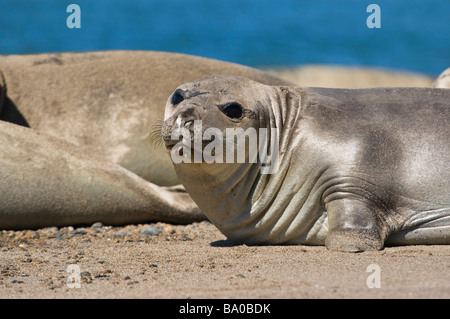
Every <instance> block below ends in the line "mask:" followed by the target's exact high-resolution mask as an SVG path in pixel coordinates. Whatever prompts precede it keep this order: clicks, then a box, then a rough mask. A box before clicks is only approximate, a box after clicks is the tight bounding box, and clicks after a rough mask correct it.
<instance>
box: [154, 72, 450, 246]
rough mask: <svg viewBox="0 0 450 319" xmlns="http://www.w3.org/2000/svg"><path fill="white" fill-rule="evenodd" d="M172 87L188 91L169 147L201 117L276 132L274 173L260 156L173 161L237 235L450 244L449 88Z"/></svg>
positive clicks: (217, 220) (171, 115)
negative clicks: (254, 159)
mask: <svg viewBox="0 0 450 319" xmlns="http://www.w3.org/2000/svg"><path fill="white" fill-rule="evenodd" d="M174 95H180V96H181V98H177V99H174V97H173V95H172V97H171V98H169V101H168V102H167V106H166V120H165V124H164V125H163V129H162V134H163V136H165V141H166V147H167V148H168V150H169V151H170V152H173V150H174V148H175V145H174V143H173V142H170V138H169V135H170V134H169V133H171V132H172V131H173V130H174V129H175V128H176V127H185V128H189V129H191V125H190V123H192V121H193V120H194V119H196V120H202V123H203V130H206V129H207V128H210V127H217V128H218V129H219V130H220V131H222V132H225V128H228V127H240V128H242V129H243V130H247V129H248V128H250V127H253V128H256V129H259V128H277V130H278V144H279V147H278V161H279V164H278V165H279V168H278V169H277V170H276V172H275V173H273V174H261V166H262V165H263V163H262V161H257V162H245V163H237V162H235V163H232V162H230V163H205V162H202V163H186V162H180V163H177V164H174V167H175V170H176V172H177V175H178V176H179V178H180V180H181V181H182V183H183V185H184V186H185V188H186V190H187V191H188V192H189V194H190V195H191V196H192V198H193V199H194V201H195V202H196V203H197V204H198V206H199V208H200V209H201V210H202V211H203V212H204V213H205V215H206V216H207V217H208V218H209V219H210V220H211V221H212V222H213V223H214V224H215V225H216V226H217V227H218V228H219V229H220V230H221V231H222V232H223V233H224V234H225V235H226V236H228V238H229V239H231V240H234V241H237V242H245V243H253V244H255V243H256V244H258V243H262V244H281V243H289V244H292V243H296V244H312V245H326V246H327V247H328V248H330V249H334V250H342V251H353V252H355V251H363V250H368V249H381V248H382V247H383V246H384V245H385V243H388V244H450V169H449V168H450V163H449V158H450V144H449V142H448V141H449V140H450V126H449V125H448V123H449V122H450V92H449V91H448V90H446V89H433V88H374V89H326V88H306V87H279V86H267V85H263V84H260V83H256V82H253V81H251V80H248V79H244V78H239V77H231V76H216V77H210V78H206V79H201V80H198V81H196V82H193V83H188V84H185V85H182V86H180V87H179V88H178V89H177V90H176V91H175V92H174ZM230 105H233V106H234V108H237V107H238V108H240V109H241V110H240V111H239V110H237V111H236V110H234V111H233V112H230V111H229V110H227V107H228V106H230ZM191 130H192V129H191ZM192 133H193V132H192ZM224 135H225V134H224ZM266 141H273V140H272V139H266ZM271 143H272V142H271Z"/></svg>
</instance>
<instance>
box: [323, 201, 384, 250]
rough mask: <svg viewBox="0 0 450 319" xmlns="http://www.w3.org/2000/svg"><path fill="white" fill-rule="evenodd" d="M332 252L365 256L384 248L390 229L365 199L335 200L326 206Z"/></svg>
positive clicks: (328, 240) (329, 247)
mask: <svg viewBox="0 0 450 319" xmlns="http://www.w3.org/2000/svg"><path fill="white" fill-rule="evenodd" d="M326 209H327V214H328V227H329V231H328V236H327V238H326V241H325V246H326V247H327V248H328V249H330V250H338V251H346V252H361V251H365V250H380V249H382V248H383V246H384V239H385V237H386V236H385V233H386V227H385V225H384V223H383V221H382V220H381V219H380V218H378V216H379V214H378V213H377V208H376V207H375V206H373V205H370V204H369V203H367V202H366V201H365V200H363V199H356V198H355V199H353V198H351V199H347V198H342V199H335V200H332V201H330V202H328V203H327V204H326Z"/></svg>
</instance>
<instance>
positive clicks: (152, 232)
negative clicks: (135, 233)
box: [140, 225, 161, 236]
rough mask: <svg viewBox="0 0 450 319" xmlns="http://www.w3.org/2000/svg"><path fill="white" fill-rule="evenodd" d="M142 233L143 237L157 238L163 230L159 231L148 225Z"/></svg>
mask: <svg viewBox="0 0 450 319" xmlns="http://www.w3.org/2000/svg"><path fill="white" fill-rule="evenodd" d="M140 233H141V234H142V235H149V236H157V235H159V234H160V233H161V230H159V229H158V228H156V227H154V226H152V225H148V226H146V227H144V228H142V229H141V232H140Z"/></svg>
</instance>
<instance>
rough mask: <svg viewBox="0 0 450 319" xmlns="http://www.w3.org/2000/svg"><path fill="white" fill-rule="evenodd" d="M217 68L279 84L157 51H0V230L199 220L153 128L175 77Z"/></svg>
mask: <svg viewBox="0 0 450 319" xmlns="http://www.w3.org/2000/svg"><path fill="white" fill-rule="evenodd" d="M217 73H226V74H236V75H242V76H246V77H250V78H253V79H255V80H257V81H260V82H264V83H272V84H281V83H287V82H285V81H283V80H280V79H278V78H277V77H274V76H270V75H268V74H266V73H264V72H261V71H258V70H255V69H252V68H248V67H245V66H241V65H237V64H232V63H226V62H222V61H217V60H212V59H206V58H200V57H195V56H189V55H183V54H175V53H165V52H152V51H104V52H81V53H57V54H36V55H10V56H0V229H24V228H38V227H46V226H67V225H77V224H89V223H91V222H95V221H101V222H103V223H105V224H115V225H120V224H127V223H146V222H152V221H163V222H171V223H190V222H194V221H199V220H204V219H205V216H204V215H203V214H202V213H201V212H200V211H199V209H198V207H197V206H196V205H195V203H194V202H193V201H192V199H191V198H190V197H189V195H188V194H187V193H186V192H185V191H184V189H183V188H182V187H181V186H176V185H178V184H179V181H178V179H177V177H176V175H175V172H174V170H173V167H172V165H171V163H170V159H167V156H166V151H165V149H164V147H163V146H162V145H155V143H154V142H152V141H151V133H152V130H154V128H153V126H154V124H155V123H157V122H158V121H160V123H162V119H163V115H164V106H165V102H166V100H167V96H169V95H170V94H171V93H172V91H173V90H174V89H175V88H176V87H177V86H178V85H179V84H180V83H184V82H188V81H193V80H195V79H197V78H199V77H203V76H207V75H213V74H217ZM7 122H11V123H14V124H11V123H7ZM16 124H17V125H16ZM19 125H21V126H27V127H28V128H24V127H20V126H19Z"/></svg>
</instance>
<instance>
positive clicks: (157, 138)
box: [148, 119, 164, 147]
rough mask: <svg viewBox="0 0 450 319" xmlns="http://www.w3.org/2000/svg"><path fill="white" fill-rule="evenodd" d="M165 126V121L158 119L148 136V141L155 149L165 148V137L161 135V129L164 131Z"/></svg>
mask: <svg viewBox="0 0 450 319" xmlns="http://www.w3.org/2000/svg"><path fill="white" fill-rule="evenodd" d="M163 124H164V121H163V120H159V119H158V120H156V121H155V123H153V124H152V126H151V129H150V133H149V134H148V141H149V142H150V144H152V145H153V146H154V147H163V146H164V140H163V136H162V134H161V129H162V126H163Z"/></svg>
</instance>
